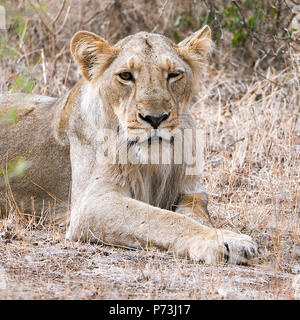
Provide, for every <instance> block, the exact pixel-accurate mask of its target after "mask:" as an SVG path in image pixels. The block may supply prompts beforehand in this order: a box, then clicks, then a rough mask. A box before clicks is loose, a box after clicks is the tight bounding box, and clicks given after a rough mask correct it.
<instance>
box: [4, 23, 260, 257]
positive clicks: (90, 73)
mask: <svg viewBox="0 0 300 320" xmlns="http://www.w3.org/2000/svg"><path fill="white" fill-rule="evenodd" d="M211 46H212V42H211V31H210V29H209V27H208V26H205V27H204V28H202V29H201V30H199V31H197V32H195V33H194V34H192V35H191V36H189V37H188V38H186V39H185V40H183V41H182V42H180V43H179V44H177V45H176V44H175V43H173V42H172V41H171V40H170V39H168V38H166V37H164V36H162V35H158V34H151V33H146V32H141V33H138V34H135V35H132V36H128V37H126V38H124V39H123V40H121V41H119V42H118V43H116V44H115V45H111V44H109V43H108V42H107V41H106V40H104V39H102V38H100V37H99V36H97V35H95V34H93V33H90V32H86V31H81V32H78V33H76V34H75V35H74V37H73V38H72V41H71V52H72V55H73V57H74V59H75V61H76V62H77V63H78V65H79V67H80V70H81V73H82V75H83V78H82V80H80V81H79V82H78V83H77V84H76V85H75V87H74V88H73V89H72V90H70V92H68V93H67V94H66V95H65V96H64V97H62V98H60V99H58V100H57V101H56V100H55V99H53V98H48V97H42V96H35V95H29V96H26V95H2V96H1V98H0V104H1V105H2V106H1V109H2V110H6V109H7V108H9V107H12V106H17V107H18V122H17V124H16V125H13V126H2V127H1V128H0V155H1V157H0V160H1V162H0V166H1V167H2V168H6V166H7V163H11V162H14V161H15V159H17V157H18V156H23V157H24V158H25V159H26V160H27V164H28V168H27V170H26V172H25V176H24V177H23V178H22V179H20V178H18V177H11V179H10V181H9V184H7V183H6V184H5V183H4V181H2V184H1V185H2V187H1V188H2V189H1V192H2V195H3V196H4V193H5V190H6V191H7V190H11V191H12V194H13V195H14V198H13V199H15V200H13V199H12V197H10V201H11V203H12V205H14V204H18V203H22V205H23V207H24V210H25V211H26V210H27V211H33V210H34V211H35V212H37V211H44V212H45V211H47V210H48V203H49V200H50V199H51V200H52V201H55V202H56V210H58V209H59V207H62V206H63V204H64V203H68V200H69V190H70V185H71V182H72V185H71V192H70V199H71V213H70V222H69V226H68V230H67V235H66V237H67V238H68V239H71V240H75V241H76V240H82V241H101V242H102V243H105V244H110V245H116V246H124V247H132V248H149V247H154V248H159V249H162V250H169V251H172V252H174V253H175V254H176V255H177V256H183V257H187V256H188V257H190V258H192V259H194V260H197V261H204V262H206V263H214V262H216V261H220V260H222V259H224V258H225V260H227V261H228V262H230V263H247V262H248V261H249V260H250V259H252V258H253V257H254V256H255V255H256V252H257V246H256V244H255V243H254V242H253V241H252V239H251V238H250V237H249V236H247V235H243V234H237V233H234V232H231V231H227V230H220V229H215V228H213V227H212V225H211V224H210V219H209V215H208V211H207V195H206V193H205V191H204V190H203V189H202V187H201V186H200V184H199V177H198V176H197V175H195V174H187V171H186V169H187V165H186V164H185V163H184V161H183V162H182V163H175V162H174V154H175V152H176V150H175V143H174V141H175V140H176V139H177V138H178V136H179V135H180V133H181V132H183V130H185V129H192V130H193V132H194V131H195V121H194V119H193V116H192V114H191V112H190V110H189V101H190V99H191V97H192V95H193V93H195V92H196V90H197V84H198V83H199V82H200V81H201V79H200V75H201V73H200V70H201V66H202V65H203V63H204V62H205V58H206V55H207V54H208V53H209V51H210V50H211ZM104 129H105V130H107V132H110V133H111V132H112V133H113V139H111V136H109V134H108V135H107V137H104V134H103V130H104ZM114 134H115V135H114ZM168 134H170V135H169V136H168ZM170 136H171V137H170ZM107 139H110V140H109V141H110V143H109V144H107V143H106V142H107ZM194 140H195V139H194V136H192V138H191V140H190V141H188V142H186V141H184V143H185V144H186V145H187V146H188V148H189V149H188V150H186V149H185V151H184V152H185V153H187V152H188V153H189V152H190V153H195V147H193V145H194V143H193V142H194ZM176 141H178V139H177V140H176ZM112 143H113V144H114V147H116V150H115V151H114V152H112V151H113V150H110V145H112ZM166 147H168V148H166ZM150 149H151V152H150V151H149V150H150ZM165 149H169V151H170V150H171V151H172V152H173V151H174V153H172V152H171V154H173V156H171V158H170V159H171V161H170V163H161V162H159V161H158V162H157V163H150V162H149V161H148V162H147V161H146V160H147V159H149V157H148V156H149V155H150V153H151V156H153V155H154V158H155V156H157V155H160V156H161V155H164V153H165ZM153 150H154V151H153ZM155 150H156V151H155ZM119 151H122V152H121V153H118V155H117V156H116V155H115V153H116V152H119ZM125 151H126V152H125ZM124 152H125V153H124ZM123 154H125V155H126V156H125V161H119V160H120V157H122V156H123ZM129 157H131V161H129ZM123 160H124V158H123ZM4 171H5V170H4ZM3 179H4V178H3ZM0 182H1V181H0ZM4 185H6V187H4ZM5 188H6V189H5ZM53 199H55V200H53ZM33 200H34V201H33ZM2 210H5V208H4V201H2Z"/></svg>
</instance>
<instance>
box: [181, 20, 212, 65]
mask: <svg viewBox="0 0 300 320" xmlns="http://www.w3.org/2000/svg"><path fill="white" fill-rule="evenodd" d="M212 47H213V42H212V40H211V30H210V27H209V26H208V25H206V26H204V27H203V28H202V29H200V30H198V31H196V32H195V33H193V34H192V35H190V36H189V37H187V38H186V39H184V40H183V41H181V42H180V43H179V44H178V46H177V52H178V54H179V55H180V56H181V57H182V58H183V59H184V60H187V62H189V63H190V64H191V65H192V66H193V65H194V64H195V63H196V64H199V63H200V64H201V63H202V62H203V61H205V59H206V57H207V55H208V54H209V53H210V52H211V51H212Z"/></svg>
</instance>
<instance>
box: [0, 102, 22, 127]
mask: <svg viewBox="0 0 300 320" xmlns="http://www.w3.org/2000/svg"><path fill="white" fill-rule="evenodd" d="M17 121H18V118H17V107H13V108H10V109H9V110H8V111H5V112H4V111H1V110H0V126H1V125H12V124H16V123H17Z"/></svg>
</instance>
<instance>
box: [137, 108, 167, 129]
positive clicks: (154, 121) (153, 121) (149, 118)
mask: <svg viewBox="0 0 300 320" xmlns="http://www.w3.org/2000/svg"><path fill="white" fill-rule="evenodd" d="M169 116H170V113H166V112H163V113H161V114H147V115H145V116H143V115H141V114H140V113H139V117H140V118H141V119H142V120H144V121H146V122H148V123H149V124H150V125H151V126H152V127H153V128H154V129H157V128H158V126H159V125H160V124H161V123H162V122H163V121H165V120H167V119H168V118H169Z"/></svg>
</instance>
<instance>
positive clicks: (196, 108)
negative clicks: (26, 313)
mask: <svg viewBox="0 0 300 320" xmlns="http://www.w3.org/2000/svg"><path fill="white" fill-rule="evenodd" d="M0 5H2V6H4V7H5V9H6V13H7V15H6V27H7V29H6V30H1V31H0V68H1V69H0V70H1V74H0V92H2V93H5V92H24V93H37V94H46V95H50V96H55V97H57V96H61V95H62V94H63V93H64V92H65V91H66V90H68V89H70V88H71V87H72V86H73V85H74V84H75V83H76V81H78V79H79V77H80V75H79V73H78V69H77V67H76V66H75V64H74V62H73V60H72V58H71V56H70V50H69V42H70V39H71V37H72V35H73V34H74V33H75V32H76V31H78V30H82V29H83V30H90V31H93V32H95V33H97V34H99V35H101V36H102V37H104V38H106V39H108V40H109V41H111V42H112V43H114V42H116V41H118V40H119V39H121V38H123V37H124V36H127V35H129V34H131V33H135V32H138V31H150V32H157V33H162V34H165V35H168V36H169V37H171V38H172V39H173V40H174V41H175V42H177V41H180V40H181V39H183V38H184V37H186V36H187V35H188V34H189V33H190V32H192V31H196V30H197V29H199V28H201V26H203V25H205V24H209V25H210V26H211V28H212V30H213V39H214V42H215V50H214V53H213V54H212V56H211V57H210V62H209V64H208V66H207V68H206V69H205V70H204V71H203V77H202V81H201V90H200V92H199V94H198V95H197V96H196V97H195V98H194V99H193V101H192V111H193V113H194V115H195V117H196V119H197V123H198V127H199V128H202V129H203V132H204V133H205V137H206V142H205V151H206V152H205V157H206V167H205V170H204V173H203V177H202V181H203V184H204V186H205V187H206V189H207V191H208V193H209V198H210V205H209V209H210V212H211V215H212V219H213V221H214V222H215V225H216V226H217V227H222V228H227V229H231V230H234V231H236V232H243V233H247V234H249V235H251V236H252V237H253V238H254V239H255V240H256V241H257V242H258V243H259V246H260V250H261V256H260V259H259V264H258V265H256V266H253V267H247V268H246V267H233V266H214V267H209V266H205V265H203V264H190V263H189V262H187V261H184V260H178V259H174V258H173V257H168V256H166V255H165V254H159V253H154V252H145V251H138V252H136V251H126V250H125V251H124V250H121V249H114V248H109V247H99V246H93V245H90V244H72V243H69V242H67V241H65V239H64V237H63V232H64V229H63V227H61V228H60V227H58V226H55V225H54V224H50V226H49V225H46V224H44V220H43V219H42V220H38V221H36V220H32V219H30V218H28V217H26V216H25V215H24V213H22V210H19V211H18V212H16V210H15V207H14V208H10V207H9V206H8V212H7V214H6V216H7V218H6V219H3V220H1V222H0V261H1V262H0V298H24V297H25V298H28V297H30V298H45V299H47V298H61V299H68V298H87V299H97V298H152V299H156V298H160V299H163V298H169V299H174V298H193V299H205V298H213V299H224V298H225V299H232V298H234V299H245V298H248V299H249V298H250V299H282V298H284V299H299V298H300V296H299V294H300V288H299V283H300V277H299V271H300V261H299V260H300V248H299V211H300V208H299V207H300V205H299V202H300V187H299V186H300V120H299V114H300V108H299V106H300V91H299V84H300V83H299V82H300V80H299V79H300V38H299V37H300V6H299V3H298V2H297V0H252V1H250V0H241V1H230V0H223V1H221V0H217V1H213V0H176V1H175V0H161V1H160V0H153V1H150V0H134V1H127V0H125V1H121V0H103V1H96V0H80V1H79V0H73V1H72V0H65V1H58V0H49V1H38V0H23V1H13V0H10V1H8V0H7V1H0ZM15 121H17V119H16V117H15V111H14V110H12V111H11V112H10V113H9V114H1V113H0V125H1V124H2V125H3V124H5V125H7V124H11V125H13V123H14V122H15ZM25 160H26V159H23V158H20V159H19V162H18V163H14V164H11V166H10V174H13V175H16V174H17V175H20V177H21V176H22V174H23V173H22V168H23V167H24V161H25ZM0 174H1V172H0ZM0 196H5V195H0ZM1 241H2V242H1ZM1 268H2V269H1ZM1 270H2V271H1ZM1 272H2V275H3V274H4V275H5V276H3V277H2V278H3V279H6V280H5V281H6V282H5V281H4V282H5V283H6V285H5V286H4V285H2V287H5V289H1ZM4 282H3V281H2V284H3V283H4ZM1 290H2V291H1Z"/></svg>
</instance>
